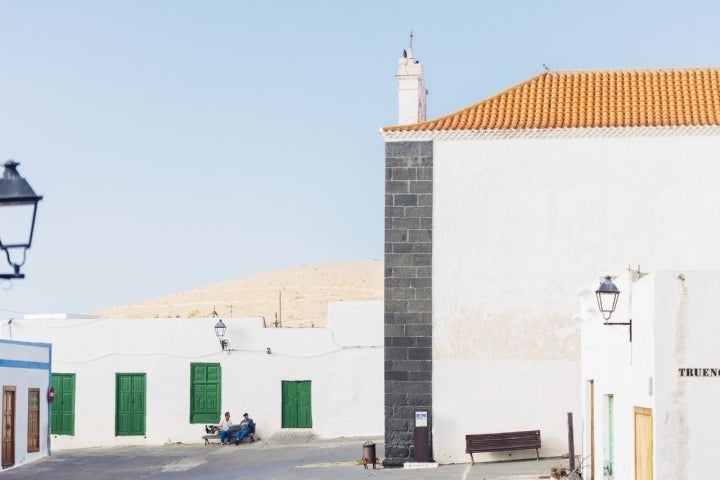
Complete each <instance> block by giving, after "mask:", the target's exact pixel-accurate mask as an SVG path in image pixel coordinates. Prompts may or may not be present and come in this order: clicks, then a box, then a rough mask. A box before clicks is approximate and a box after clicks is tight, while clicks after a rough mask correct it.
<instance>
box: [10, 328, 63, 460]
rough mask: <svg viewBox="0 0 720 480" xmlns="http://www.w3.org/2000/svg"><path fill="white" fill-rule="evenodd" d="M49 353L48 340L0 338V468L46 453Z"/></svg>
mask: <svg viewBox="0 0 720 480" xmlns="http://www.w3.org/2000/svg"><path fill="white" fill-rule="evenodd" d="M13 321H14V320H13ZM11 325H12V321H8V323H7V324H6V325H5V326H6V327H8V329H9V328H10V326H11ZM51 352H52V346H51V345H50V344H48V343H34V342H21V341H16V340H0V387H2V435H1V437H2V468H3V469H5V468H10V467H13V466H19V465H22V464H23V463H26V462H31V461H33V460H37V459H39V458H42V457H44V456H47V455H49V453H50V430H49V425H50V410H49V405H48V389H49V388H50V370H51Z"/></svg>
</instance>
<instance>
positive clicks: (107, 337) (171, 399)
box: [13, 302, 384, 448]
mask: <svg viewBox="0 0 720 480" xmlns="http://www.w3.org/2000/svg"><path fill="white" fill-rule="evenodd" d="M345 316H346V317H347V318H345ZM350 319H352V320H350ZM353 320H357V321H353ZM223 321H224V323H225V324H226V325H227V338H228V340H229V344H230V348H231V349H232V351H230V352H222V351H221V350H220V346H219V342H218V340H217V337H216V336H215V332H214V330H213V327H214V325H215V323H216V322H217V319H213V318H200V319H198V318H192V319H188V318H182V319H180V318H175V319H137V320H128V319H103V320H101V319H87V318H82V319H73V318H69V319H63V318H49V319H43V318H31V319H23V320H14V321H13V326H14V329H13V335H14V338H22V339H24V340H34V339H38V338H42V339H46V340H50V341H52V342H53V345H54V346H53V348H54V351H53V357H54V359H53V372H56V373H75V374H76V404H75V406H76V422H75V435H74V436H72V437H70V436H53V445H54V447H55V448H79V447H90V446H111V445H126V444H132V445H144V444H148V445H158V444H163V443H166V442H183V443H193V442H200V441H201V436H202V435H203V434H204V426H203V425H198V424H190V423H189V417H190V363H191V362H219V363H221V366H222V395H223V399H222V406H221V410H222V411H226V410H229V411H230V412H231V413H232V415H233V417H234V418H235V419H238V420H239V418H240V417H241V415H242V413H243V412H245V411H247V412H249V413H250V416H251V417H252V418H253V419H254V420H255V422H256V423H257V424H258V427H257V432H258V435H259V436H260V437H268V436H270V435H272V434H273V433H275V432H277V431H278V430H280V429H281V381H283V380H310V381H311V382H312V416H313V428H312V431H313V433H315V434H316V435H318V436H320V437H339V436H377V435H382V432H383V428H384V427H383V426H384V410H383V376H382V371H383V367H382V365H383V348H382V344H383V328H382V325H383V312H382V303H381V302H342V304H341V305H332V306H331V307H330V309H329V317H328V326H329V328H312V329H308V328H304V329H289V328H284V329H276V328H264V327H263V321H262V319H260V318H229V319H223ZM268 347H269V348H270V349H271V352H272V353H271V354H267V353H266V351H267V348H268ZM118 372H120V373H122V372H125V373H131V372H140V373H142V372H145V373H146V375H147V377H146V379H147V387H146V390H147V407H146V409H147V435H146V436H145V437H144V438H143V437H134V436H130V437H127V436H122V437H116V436H115V373H118ZM373 372H374V373H373ZM218 421H219V418H218Z"/></svg>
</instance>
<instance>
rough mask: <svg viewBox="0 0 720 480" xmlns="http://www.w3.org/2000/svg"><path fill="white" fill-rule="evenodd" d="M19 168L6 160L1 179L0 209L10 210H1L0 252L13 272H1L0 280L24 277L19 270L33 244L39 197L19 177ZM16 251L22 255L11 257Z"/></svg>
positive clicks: (13, 162)
mask: <svg viewBox="0 0 720 480" xmlns="http://www.w3.org/2000/svg"><path fill="white" fill-rule="evenodd" d="M18 165H19V164H18V163H17V162H16V161H14V160H8V161H6V162H5V170H4V171H3V174H2V177H0V207H9V208H2V211H0V214H2V217H0V249H1V250H3V251H4V252H5V257H6V258H7V261H8V263H9V264H10V266H11V267H12V268H13V272H12V273H0V279H13V278H25V274H24V273H20V267H22V266H23V264H24V263H25V256H26V254H27V250H28V249H29V248H30V245H32V237H33V232H34V230H35V214H36V212H37V205H38V202H39V201H40V200H42V196H41V195H37V194H36V193H35V191H34V190H33V189H32V187H31V186H30V184H29V183H28V182H27V180H25V179H24V178H22V177H21V176H20V174H18V172H17V166H18ZM28 224H29V227H30V228H29V232H28V228H27V226H28ZM23 225H25V228H23ZM15 252H21V253H18V254H17V255H12V254H13V253H15Z"/></svg>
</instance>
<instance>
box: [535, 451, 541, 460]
mask: <svg viewBox="0 0 720 480" xmlns="http://www.w3.org/2000/svg"><path fill="white" fill-rule="evenodd" d="M535 455H537V459H538V462H539V461H540V451H539V450H538V449H537V448H536V449H535Z"/></svg>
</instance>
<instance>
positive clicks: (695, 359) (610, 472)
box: [579, 271, 720, 480]
mask: <svg viewBox="0 0 720 480" xmlns="http://www.w3.org/2000/svg"><path fill="white" fill-rule="evenodd" d="M615 284H616V285H617V286H618V288H619V289H620V290H621V294H620V299H619V301H618V305H617V309H616V311H615V313H614V314H613V315H612V317H611V318H610V320H609V321H610V322H615V323H630V321H632V342H630V341H629V339H630V336H629V327H628V326H606V325H603V319H602V318H601V317H600V314H599V313H598V310H597V304H596V302H595V295H594V294H593V293H592V292H591V290H592V289H593V287H594V288H596V285H594V286H592V287H591V288H588V289H585V290H583V291H582V292H581V298H582V307H581V313H580V315H579V319H581V322H582V325H583V328H582V352H583V361H582V379H583V383H584V395H583V419H584V428H583V430H584V432H585V435H584V439H583V440H584V441H583V456H584V458H586V460H585V462H584V466H585V475H584V477H583V478H596V479H600V478H614V479H615V480H630V479H640V480H644V479H652V478H716V477H717V462H716V459H715V457H714V455H715V454H716V452H717V445H718V442H720V430H718V428H717V426H718V424H720V411H718V408H717V399H718V398H720V364H719V363H720V362H718V358H719V356H718V353H717V351H718V348H717V339H718V338H720V323H718V321H717V315H716V310H717V292H718V291H720V272H717V271H682V272H681V271H673V272H670V271H661V272H657V273H650V274H647V275H645V274H638V273H637V272H632V271H630V272H628V274H627V275H622V276H621V277H620V278H618V279H616V280H615Z"/></svg>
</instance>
